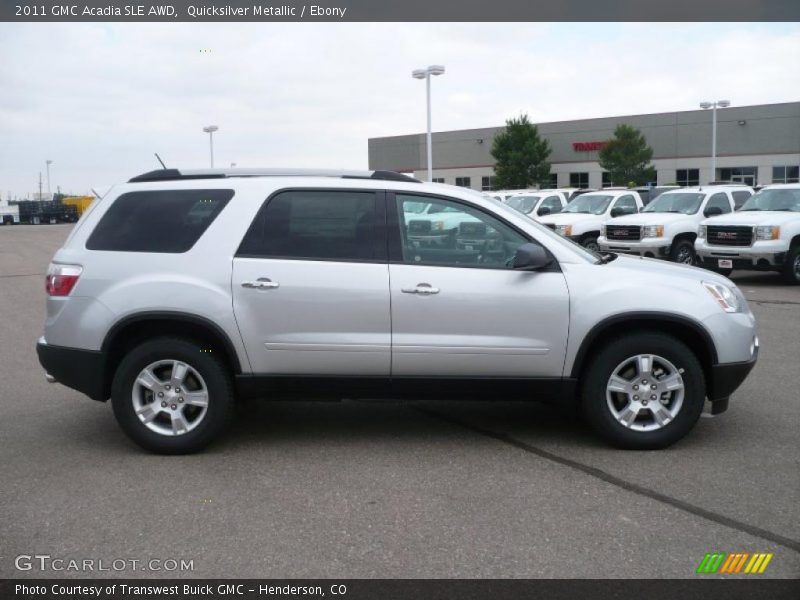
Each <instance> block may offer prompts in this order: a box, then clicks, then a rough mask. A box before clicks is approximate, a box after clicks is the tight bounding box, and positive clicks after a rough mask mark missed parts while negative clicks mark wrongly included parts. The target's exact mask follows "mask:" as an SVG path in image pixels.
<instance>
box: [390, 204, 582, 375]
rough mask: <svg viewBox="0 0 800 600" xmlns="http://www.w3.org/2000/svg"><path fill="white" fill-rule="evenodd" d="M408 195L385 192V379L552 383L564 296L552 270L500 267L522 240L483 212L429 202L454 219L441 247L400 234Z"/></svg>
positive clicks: (562, 344)
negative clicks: (388, 366)
mask: <svg viewBox="0 0 800 600" xmlns="http://www.w3.org/2000/svg"><path fill="white" fill-rule="evenodd" d="M419 198H420V196H419V195H416V194H405V193H398V194H396V195H395V194H393V193H389V194H388V198H387V199H388V202H387V210H388V214H389V240H390V247H389V252H390V265H389V272H390V278H391V298H392V377H393V378H395V377H414V376H424V377H432V376H437V377H456V378H475V377H487V376H492V377H518V378H532V377H560V376H561V375H562V370H563V365H564V354H565V351H566V342H567V333H568V324H569V296H568V290H567V286H566V283H565V280H564V276H563V274H562V273H561V272H560V269H559V268H558V266H557V265H556V264H555V263H554V266H553V267H552V268H548V269H546V270H543V271H538V272H525V271H515V270H513V269H512V268H510V266H509V265H508V261H509V259H511V258H513V256H514V253H515V251H516V249H517V248H518V247H519V246H520V245H521V244H523V243H527V242H528V241H529V238H528V236H526V235H525V234H523V233H522V232H520V231H519V230H517V229H515V228H514V227H512V226H511V225H509V224H508V223H506V222H504V221H502V220H500V219H499V218H498V217H496V216H494V215H493V214H492V213H490V212H488V211H484V210H482V209H479V208H476V207H474V206H472V205H469V204H467V203H464V202H462V201H458V200H455V199H446V198H441V197H428V200H427V201H428V202H431V203H434V204H436V205H437V206H438V207H439V208H440V210H441V212H442V213H446V214H448V215H449V218H450V222H451V223H452V222H453V221H454V219H453V215H454V213H458V214H460V215H461V217H462V218H461V219H460V222H459V223H458V224H457V225H456V226H455V228H454V232H455V233H454V235H453V236H452V238H451V239H448V240H447V241H446V243H444V244H440V243H430V244H426V243H424V242H422V241H419V240H415V239H414V236H413V235H409V232H408V225H407V223H406V222H405V220H404V219H403V218H402V216H403V215H404V214H405V212H406V211H405V210H404V206H405V205H406V203H411V202H418V201H419Z"/></svg>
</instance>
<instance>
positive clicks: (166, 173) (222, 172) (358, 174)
mask: <svg viewBox="0 0 800 600" xmlns="http://www.w3.org/2000/svg"><path fill="white" fill-rule="evenodd" d="M228 177H337V178H340V179H379V180H383V181H407V182H414V183H422V182H421V181H420V180H419V179H415V178H414V177H410V176H408V175H403V174H402V173H395V172H394V171H347V170H337V169H159V170H158V171H148V172H147V173H142V174H141V175H137V176H136V177H133V178H131V179H129V180H128V183H141V182H145V181H174V180H180V179H223V178H228Z"/></svg>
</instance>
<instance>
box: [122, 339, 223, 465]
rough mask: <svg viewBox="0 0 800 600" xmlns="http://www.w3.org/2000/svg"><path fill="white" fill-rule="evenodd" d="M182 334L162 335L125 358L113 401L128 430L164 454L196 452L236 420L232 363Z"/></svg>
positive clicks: (135, 440) (143, 442)
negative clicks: (231, 372)
mask: <svg viewBox="0 0 800 600" xmlns="http://www.w3.org/2000/svg"><path fill="white" fill-rule="evenodd" d="M203 350H204V348H202V347H201V346H199V345H197V344H195V343H194V342H191V341H189V340H185V339H180V338H167V337H164V338H156V339H152V340H150V341H147V342H145V343H143V344H141V345H140V346H137V347H136V348H134V349H133V350H131V351H130V352H129V353H128V354H126V355H125V357H124V358H123V359H122V361H121V362H120V365H119V367H118V368H117V371H116V373H115V375H114V381H113V384H112V393H111V403H112V406H113V409H114V415H115V416H116V418H117V422H118V423H119V424H120V427H122V429H123V431H124V432H125V433H126V434H127V435H128V436H129V437H130V438H131V439H132V440H133V441H134V442H136V443H137V444H139V445H140V446H142V447H143V448H145V449H147V450H150V451H151V452H156V453H159V454H186V453H190V452H196V451H198V450H200V449H202V448H204V447H205V446H206V445H208V444H209V443H210V442H211V441H212V440H213V439H214V438H216V437H217V436H218V435H219V434H220V433H222V431H223V430H224V429H225V427H226V426H227V425H228V423H229V422H230V420H231V418H232V416H233V409H234V394H233V387H232V385H231V380H230V374H229V373H228V370H227V367H226V366H225V365H224V364H223V363H222V362H221V361H220V360H219V359H218V358H217V357H216V356H215V355H214V354H213V353H206V352H203Z"/></svg>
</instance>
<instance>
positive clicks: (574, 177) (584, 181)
mask: <svg viewBox="0 0 800 600" xmlns="http://www.w3.org/2000/svg"><path fill="white" fill-rule="evenodd" d="M569 185H570V187H576V188H588V187H589V173H570V174H569Z"/></svg>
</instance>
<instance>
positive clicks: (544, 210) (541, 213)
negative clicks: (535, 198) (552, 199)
mask: <svg viewBox="0 0 800 600" xmlns="http://www.w3.org/2000/svg"><path fill="white" fill-rule="evenodd" d="M550 212H551V211H550V207H549V206H542V207H541V208H540V209H539V210H537V211H536V214H537V215H539V216H540V217H544V216H545V215H549V214H550Z"/></svg>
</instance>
